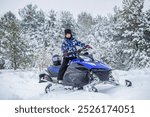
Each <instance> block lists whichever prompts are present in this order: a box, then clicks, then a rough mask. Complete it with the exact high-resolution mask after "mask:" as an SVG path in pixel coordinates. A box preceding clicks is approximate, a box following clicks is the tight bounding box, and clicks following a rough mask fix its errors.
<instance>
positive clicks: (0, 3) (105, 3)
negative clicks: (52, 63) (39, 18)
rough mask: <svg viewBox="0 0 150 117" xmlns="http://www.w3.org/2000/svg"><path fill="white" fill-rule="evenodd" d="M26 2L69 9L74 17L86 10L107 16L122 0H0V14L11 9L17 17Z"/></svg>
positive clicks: (148, 0) (149, 2)
mask: <svg viewBox="0 0 150 117" xmlns="http://www.w3.org/2000/svg"><path fill="white" fill-rule="evenodd" d="M145 1H146V2H145V9H147V8H150V0H145ZM27 4H33V5H35V4H36V5H37V6H38V8H39V9H42V10H43V11H45V12H47V13H48V11H50V10H51V9H53V10H56V11H57V12H59V11H62V10H66V11H70V12H71V13H72V14H73V15H74V16H75V17H76V16H77V15H78V14H79V13H81V12H83V11H87V12H89V13H91V14H92V15H93V16H96V15H98V14H99V15H102V16H107V15H108V14H111V13H113V8H114V6H115V5H117V6H120V7H121V5H122V0H0V16H2V15H4V14H5V13H6V12H7V11H12V12H13V13H14V14H16V15H17V16H18V17H19V15H18V10H19V9H22V8H24V7H25V6H26V5H27Z"/></svg>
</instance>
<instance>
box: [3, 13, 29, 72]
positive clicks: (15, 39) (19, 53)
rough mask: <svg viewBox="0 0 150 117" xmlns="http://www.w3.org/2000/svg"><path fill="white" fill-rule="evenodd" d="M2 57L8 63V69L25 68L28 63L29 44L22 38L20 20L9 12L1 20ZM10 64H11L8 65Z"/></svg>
mask: <svg viewBox="0 0 150 117" xmlns="http://www.w3.org/2000/svg"><path fill="white" fill-rule="evenodd" d="M0 28H1V31H0V32H1V34H2V35H1V37H2V38H1V39H2V40H1V45H2V49H3V51H2V55H3V57H4V58H5V60H6V61H8V62H7V66H6V67H7V68H13V69H14V70H16V69H17V68H22V67H25V66H26V64H27V62H28V60H29V59H28V57H27V56H26V55H27V48H28V47H27V44H26V42H25V40H24V38H23V37H22V36H21V27H20V24H19V20H18V19H17V18H16V16H15V15H14V14H13V13H12V12H10V11H9V12H7V13H6V14H4V16H3V17H1V19H0ZM8 63H9V64H8Z"/></svg>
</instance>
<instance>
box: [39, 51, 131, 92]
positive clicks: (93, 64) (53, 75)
mask: <svg viewBox="0 0 150 117" xmlns="http://www.w3.org/2000/svg"><path fill="white" fill-rule="evenodd" d="M76 53H77V55H78V56H77V58H76V59H73V60H72V61H70V63H69V64H68V68H67V70H66V72H65V74H64V77H63V83H62V86H66V87H67V86H68V87H70V88H68V89H77V90H79V89H83V90H86V91H89V92H97V91H98V89H97V88H96V87H95V86H96V85H98V84H101V83H103V84H111V85H114V86H118V85H120V84H119V81H118V80H116V79H115V78H114V77H113V76H112V69H111V68H110V67H109V66H108V65H106V64H104V63H103V62H101V61H97V60H94V58H93V56H92V55H91V54H89V53H88V49H87V48H83V49H79V50H77V51H76ZM68 54H69V55H70V54H73V53H68ZM52 60H53V65H51V66H49V67H48V68H47V70H46V72H47V73H48V74H45V73H44V74H40V75H39V83H42V82H49V84H48V85H47V86H46V88H45V92H46V93H48V92H49V91H50V88H51V87H52V86H53V85H54V84H57V82H56V81H57V76H58V72H59V69H60V66H61V57H60V56H59V55H54V56H53V58H52ZM125 83H126V86H127V87H130V86H132V82H131V81H129V80H125ZM65 89H66V88H65Z"/></svg>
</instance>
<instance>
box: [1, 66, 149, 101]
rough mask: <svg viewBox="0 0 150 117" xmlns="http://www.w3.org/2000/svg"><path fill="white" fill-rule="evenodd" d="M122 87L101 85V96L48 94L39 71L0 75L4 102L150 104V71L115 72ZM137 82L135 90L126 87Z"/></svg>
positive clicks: (58, 92)
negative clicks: (111, 101) (127, 81)
mask: <svg viewBox="0 0 150 117" xmlns="http://www.w3.org/2000/svg"><path fill="white" fill-rule="evenodd" d="M113 73H114V76H115V77H116V78H118V79H119V81H120V83H121V84H122V85H121V86H118V87H116V86H111V85H108V84H107V85H104V84H101V85H98V86H97V88H98V90H99V92H98V93H95V92H86V91H83V90H79V91H69V90H64V89H63V88H61V87H60V88H59V85H57V86H54V87H56V90H53V91H51V92H50V93H48V94H45V93H44V88H45V86H46V85H47V83H41V84H39V83H38V80H39V79H38V75H39V74H40V72H39V71H38V70H31V71H21V70H17V71H13V70H1V71H0V99H1V100H6V99H7V100H49V99H50V100H51V99H58V100H59V99H63V100H67V99H69V100H70V99H77V100H79V99H81V100H85V99H86V100H118V99H119V100H120V99H123V100H148V99H150V93H149V92H150V84H149V83H150V68H147V69H141V70H130V71H121V70H115V71H113ZM125 79H129V80H131V81H132V82H133V86H132V87H125V86H124V80H125Z"/></svg>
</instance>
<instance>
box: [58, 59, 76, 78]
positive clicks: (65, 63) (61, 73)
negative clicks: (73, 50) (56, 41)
mask: <svg viewBox="0 0 150 117" xmlns="http://www.w3.org/2000/svg"><path fill="white" fill-rule="evenodd" d="M75 58H76V57H70V58H67V57H64V58H63V62H62V64H61V67H60V69H59V72H58V77H57V80H63V76H64V74H65V72H66V70H67V67H68V63H69V62H70V61H71V60H73V59H75Z"/></svg>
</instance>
